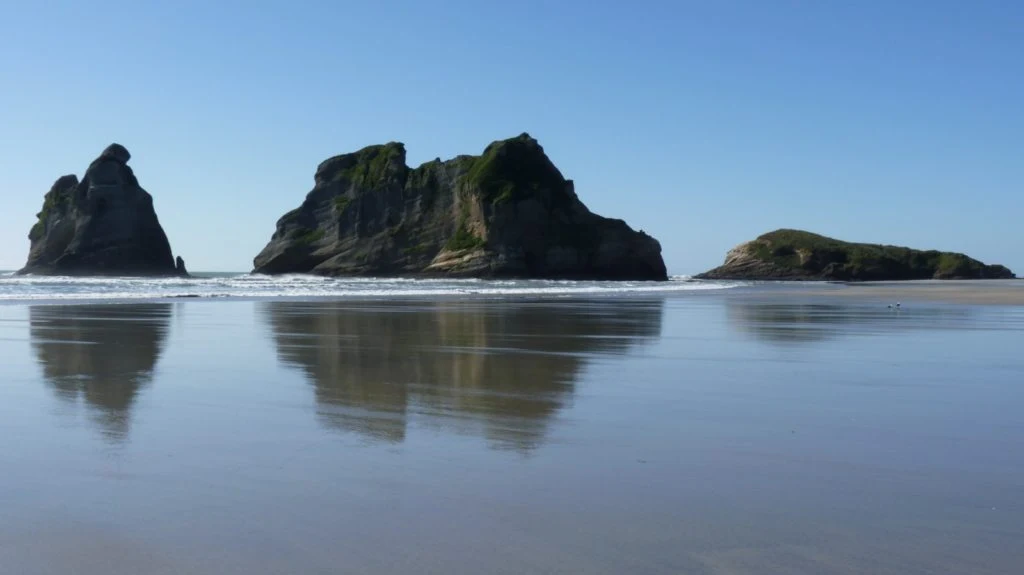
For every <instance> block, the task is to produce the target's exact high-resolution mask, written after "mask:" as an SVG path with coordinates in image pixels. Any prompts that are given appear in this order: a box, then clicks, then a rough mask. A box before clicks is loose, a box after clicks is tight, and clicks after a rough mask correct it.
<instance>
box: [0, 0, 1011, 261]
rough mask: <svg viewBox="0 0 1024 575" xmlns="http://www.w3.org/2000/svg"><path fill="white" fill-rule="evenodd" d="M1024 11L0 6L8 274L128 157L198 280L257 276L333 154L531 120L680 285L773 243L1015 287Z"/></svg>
mask: <svg viewBox="0 0 1024 575" xmlns="http://www.w3.org/2000/svg"><path fill="white" fill-rule="evenodd" d="M1021 30H1024V3H1021V2H1015V1H1007V2H964V1H940V0H935V1H920V2H912V1H901V2H882V1H865V2H845V1H844V2H839V1H828V2H819V1H806V2H790V1H782V0H778V1H760V0H759V1H751V2H739V1H724V0H723V1H717V2H703V1H702V2H686V1H671V2H669V1H666V2H628V3H627V2H600V1H588V2H572V1H568V0H566V1H561V2H554V1H550V2H531V1H523V2H462V1H458V2H456V1H451V2H445V1H435V2H428V1H417V2H412V1H409V2H399V1H394V2H380V3H374V2H365V1H362V2H353V3H348V2H341V1H328V2H314V1H299V2H284V1H275V2H256V1H253V2H242V1H232V2H228V1H217V2H192V1H180V2H170V1H167V2H119V1H108V2H103V3H89V5H86V3H83V2H78V1H74V2H58V1H54V2H37V3H30V2H13V1H8V0H0V80H2V83H0V85H2V86H3V89H2V90H0V133H2V135H3V137H2V138H0V158H2V160H0V165H2V168H3V169H2V173H3V176H4V178H5V182H4V186H3V187H4V192H3V206H2V208H3V209H2V210H0V269H14V268H18V267H20V266H21V265H22V264H23V263H24V261H25V257H26V255H27V252H28V240H27V237H26V236H27V234H28V231H29V228H30V227H31V226H32V224H33V222H34V219H35V213H36V212H38V211H39V209H40V207H41V205H42V196H43V194H44V193H45V192H46V191H47V190H48V189H49V187H50V185H51V184H52V183H53V181H54V180H55V179H56V178H57V177H58V176H60V175H62V174H66V173H76V174H79V175H81V174H82V172H83V171H84V169H85V168H86V166H88V164H89V162H90V161H91V160H92V159H93V158H94V157H95V156H96V155H98V153H99V152H100V151H101V150H102V149H103V148H104V147H105V146H106V145H107V144H109V143H111V142H115V141H116V142H119V143H121V144H124V145H125V146H126V147H127V148H128V149H129V150H130V151H131V152H132V154H133V158H132V161H131V165H132V167H133V168H134V170H135V173H136V175H137V176H138V177H139V180H140V182H141V183H142V185H143V187H145V188H146V189H147V190H148V191H149V192H150V193H151V194H152V195H153V196H154V199H155V204H156V207H157V212H158V214H159V216H160V219H161V222H162V223H163V225H164V228H165V229H166V231H167V233H168V236H169V237H170V240H171V244H172V247H173V249H174V251H175V253H177V254H181V255H182V256H184V257H185V259H186V261H187V262H188V264H189V267H190V269H193V270H226V271H230V270H239V271H247V270H249V269H250V268H251V265H252V258H253V256H255V255H256V253H258V252H259V251H260V249H262V247H263V246H264V244H265V243H266V241H267V240H268V239H269V238H270V235H271V233H272V232H273V229H274V223H275V221H276V220H277V218H278V217H279V216H281V215H282V214H283V213H284V212H286V211H288V210H289V209H292V208H294V207H296V206H298V204H299V203H301V201H302V199H303V197H304V196H305V194H306V192H308V191H309V189H310V188H311V187H312V183H313V172H314V170H315V168H316V165H317V164H318V163H319V162H320V161H322V160H323V159H325V158H327V157H329V156H332V155H335V154H338V153H343V152H348V151H353V150H356V149H358V148H361V147H363V146H365V145H368V144H372V143H382V142H387V141H391V140H397V141H402V142H405V144H406V148H407V150H408V155H409V162H410V164H412V165H417V164H418V163H420V162H423V161H427V160H430V159H433V158H434V157H438V156H439V157H442V158H447V157H451V156H454V155H457V154H461V153H479V152H480V151H481V150H482V149H483V148H484V147H485V146H486V145H487V143H489V142H490V141H492V140H496V139H501V138H506V137H511V136H514V135H517V134H519V133H521V132H524V131H526V132H529V133H530V134H531V135H533V136H534V137H536V138H537V139H538V140H539V141H540V142H541V144H542V145H543V146H544V147H545V149H546V150H547V152H548V154H549V155H550V156H551V158H552V159H553V160H554V162H555V163H556V165H558V166H559V168H560V169H561V170H562V172H563V173H564V174H565V175H566V177H570V178H573V179H574V180H575V181H576V189H577V192H578V193H579V194H580V197H581V198H582V199H583V201H584V202H585V203H587V205H588V206H589V207H590V208H591V209H592V210H593V211H595V212H597V213H601V214H604V215H609V216H614V217H620V218H623V219H625V220H626V221H627V222H629V223H630V224H631V225H632V226H633V227H634V228H642V229H644V230H645V231H647V232H649V233H651V234H652V235H654V236H655V237H657V238H658V239H659V240H661V243H662V246H663V249H664V255H665V259H666V262H667V263H668V266H669V270H670V271H671V272H673V273H694V272H698V271H702V270H704V269H706V268H709V267H712V266H714V265H717V264H718V263H719V262H720V261H721V259H722V257H723V256H724V254H725V251H726V250H727V249H728V248H730V247H732V246H733V245H735V244H737V243H740V242H742V241H744V240H747V239H751V238H753V237H755V236H757V235H759V234H760V233H763V232H766V231H769V230H772V229H775V228H779V227H795V228H803V229H808V230H812V231H816V232H819V233H824V234H828V235H832V236H835V237H839V238H843V239H850V240H858V241H871V242H884V243H894V244H901V245H910V246H914V247H924V248H937V249H946V250H956V251H963V252H966V253H968V254H970V255H972V256H975V257H978V258H980V259H983V260H985V261H987V262H998V263H1004V264H1006V265H1009V266H1010V267H1012V268H1014V269H1015V271H1017V272H1018V273H1022V274H1024V232H1022V229H1024V226H1022V218H1024V216H1022V214H1024V194H1022V191H1024V190H1022V183H1024V112H1022V106H1024V73H1022V72H1021V60H1020V59H1021V57H1022V55H1024V34H1021Z"/></svg>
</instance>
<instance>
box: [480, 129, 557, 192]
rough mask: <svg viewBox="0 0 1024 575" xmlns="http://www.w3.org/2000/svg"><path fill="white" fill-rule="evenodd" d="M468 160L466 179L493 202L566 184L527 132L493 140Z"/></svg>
mask: <svg viewBox="0 0 1024 575" xmlns="http://www.w3.org/2000/svg"><path fill="white" fill-rule="evenodd" d="M468 162H469V163H470V165H469V166H468V167H469V170H468V173H467V174H466V181H467V182H468V183H470V184H471V185H473V186H476V187H478V188H479V189H480V191H481V192H483V194H484V199H485V200H486V201H489V202H491V203H492V204H496V205H500V204H504V203H508V202H510V201H513V200H519V199H522V197H523V196H524V195H525V194H526V193H528V192H538V191H540V190H544V189H547V190H551V191H560V190H561V189H563V188H564V187H565V178H563V177H562V174H561V173H560V172H559V171H558V168H556V167H555V166H554V164H552V163H551V160H549V159H548V157H547V156H546V155H544V150H543V149H542V148H541V147H540V145H539V144H538V143H537V142H536V140H534V139H533V138H531V137H530V136H529V135H528V134H522V135H520V136H518V137H516V138H512V139H509V140H503V141H500V142H495V143H493V144H491V145H490V146H488V147H487V149H486V150H484V153H483V155H482V156H480V157H478V158H473V159H471V160H468Z"/></svg>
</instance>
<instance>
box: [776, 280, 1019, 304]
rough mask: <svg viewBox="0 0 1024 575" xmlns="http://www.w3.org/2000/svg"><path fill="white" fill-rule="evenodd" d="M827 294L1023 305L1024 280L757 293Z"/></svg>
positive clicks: (864, 285)
mask: <svg viewBox="0 0 1024 575" xmlns="http://www.w3.org/2000/svg"><path fill="white" fill-rule="evenodd" d="M767 294H774V295H780V296H795V295H802V296H816V297H818V296H822V297H824V296H828V297H844V298H858V299H867V300H878V301H891V302H897V301H898V302H908V301H915V300H917V301H933V302H946V303H962V304H978V305H1024V281H1021V280H1006V281H998V280H987V281H986V280H981V281H969V280H964V281H959V280H954V281H941V282H940V281H921V282H917V281H914V282H865V283H856V284H828V285H814V286H810V285H808V286H794V287H793V288H780V289H778V290H771V291H764V292H759V294H758V295H767Z"/></svg>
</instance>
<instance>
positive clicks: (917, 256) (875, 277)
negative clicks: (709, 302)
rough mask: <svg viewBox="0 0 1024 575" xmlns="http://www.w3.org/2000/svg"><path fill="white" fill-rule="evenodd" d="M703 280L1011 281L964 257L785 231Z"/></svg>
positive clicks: (735, 255) (747, 248) (752, 245)
mask: <svg viewBox="0 0 1024 575" xmlns="http://www.w3.org/2000/svg"><path fill="white" fill-rule="evenodd" d="M702 275H703V277H709V278H738V279H824V280H846V281H884V280H915V279H990V278H1009V277H1013V273H1012V272H1010V270H1008V269H1006V268H1005V267H1003V266H998V265H985V264H984V263H982V262H980V261H978V260H975V259H972V258H970V257H968V256H966V255H964V254H959V253H952V252H940V251H935V250H927V251H925V250H915V249H911V248H906V247H900V246H889V245H881V244H863V243H851V242H844V241H840V240H836V239H833V238H829V237H825V236H821V235H818V234H813V233H810V232H805V231H801V230H789V229H782V230H776V231H774V232H770V233H767V234H764V235H762V236H760V237H758V238H757V239H756V240H754V241H752V242H749V243H747V244H744V245H743V246H740V247H739V248H737V250H734V251H733V252H730V260H729V261H727V262H726V264H725V265H723V266H721V267H719V268H716V269H714V270H711V271H710V272H707V273H706V274H702Z"/></svg>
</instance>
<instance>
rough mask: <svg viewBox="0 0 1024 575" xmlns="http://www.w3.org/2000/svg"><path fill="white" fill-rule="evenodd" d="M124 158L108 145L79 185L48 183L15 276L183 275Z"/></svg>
mask: <svg viewBox="0 0 1024 575" xmlns="http://www.w3.org/2000/svg"><path fill="white" fill-rule="evenodd" d="M129 158H131V154H129V153H128V150H126V149H125V148H124V146H121V145H119V144H111V145H110V146H109V147H108V148H107V149H106V150H103V153H102V154H100V157H98V158H96V160H95V161H93V162H92V164H90V165H89V169H88V170H86V172H85V176H84V177H83V178H82V180H81V181H79V180H78V178H77V177H76V176H74V175H70V176H63V177H61V178H59V179H58V180H57V182H56V183H54V184H53V187H52V188H50V191H49V192H47V194H46V196H45V199H44V201H43V209H42V211H40V212H39V214H38V217H39V221H37V222H36V224H35V225H34V226H32V231H31V232H29V239H30V240H31V241H32V244H31V247H30V248H29V254H28V263H27V264H25V267H24V268H23V269H22V270H21V271H20V272H19V273H22V274H27V273H31V274H41V275H126V276H172V275H185V272H184V263H183V262H182V264H181V266H180V269H179V268H178V267H176V266H175V261H174V258H173V257H172V256H171V246H170V244H169V243H168V241H167V235H166V234H164V230H163V228H162V227H160V222H159V221H158V220H157V217H156V212H155V211H154V210H153V198H152V196H150V195H149V193H147V192H146V190H144V189H142V188H141V187H140V186H139V182H138V180H136V179H135V174H133V173H132V169H131V168H129V167H128V160H129Z"/></svg>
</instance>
